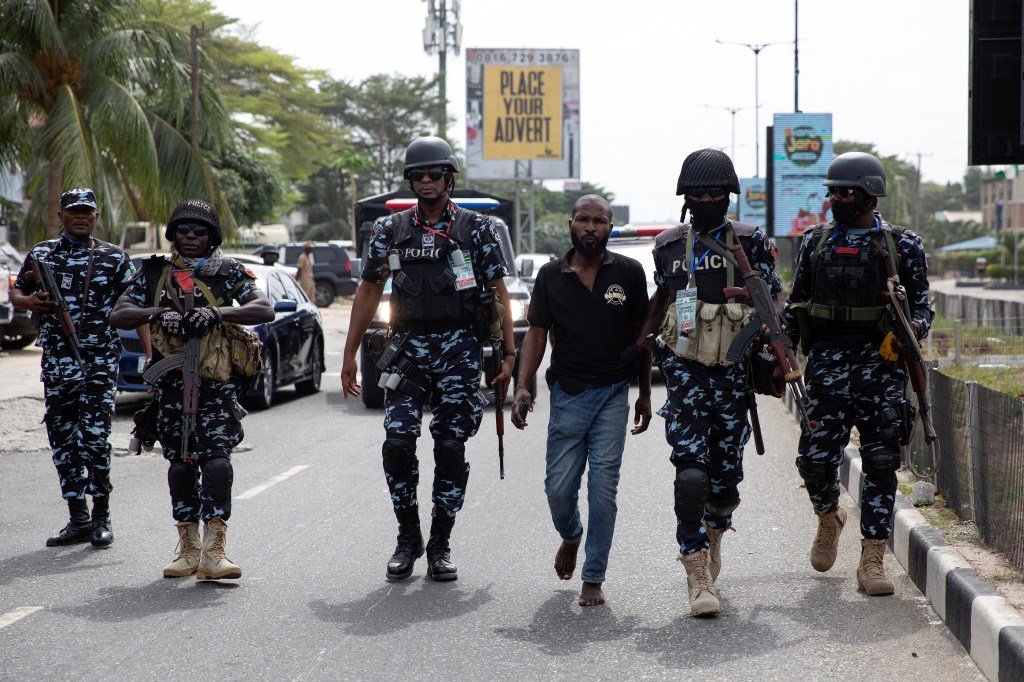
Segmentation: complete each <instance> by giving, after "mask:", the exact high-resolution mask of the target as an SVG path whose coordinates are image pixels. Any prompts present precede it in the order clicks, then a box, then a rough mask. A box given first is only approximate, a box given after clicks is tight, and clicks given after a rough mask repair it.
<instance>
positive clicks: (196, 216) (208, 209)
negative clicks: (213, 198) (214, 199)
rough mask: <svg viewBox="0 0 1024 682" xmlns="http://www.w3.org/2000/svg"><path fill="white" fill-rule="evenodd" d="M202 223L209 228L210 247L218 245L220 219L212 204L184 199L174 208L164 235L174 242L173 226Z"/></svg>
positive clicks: (219, 240)
mask: <svg viewBox="0 0 1024 682" xmlns="http://www.w3.org/2000/svg"><path fill="white" fill-rule="evenodd" d="M186 223H187V224H190V225H204V226H206V227H207V228H209V230H210V247H211V248H212V247H216V246H220V242H221V234H220V220H219V219H218V218H217V211H216V210H215V209H214V208H213V206H212V205H211V204H209V203H207V202H205V201H202V200H200V199H186V200H185V201H183V202H181V203H180V204H178V205H177V206H176V207H175V208H174V212H173V213H171V219H170V220H169V221H168V222H167V231H166V232H164V237H166V238H167V241H169V242H171V243H174V228H176V227H177V226H178V225H183V224H186Z"/></svg>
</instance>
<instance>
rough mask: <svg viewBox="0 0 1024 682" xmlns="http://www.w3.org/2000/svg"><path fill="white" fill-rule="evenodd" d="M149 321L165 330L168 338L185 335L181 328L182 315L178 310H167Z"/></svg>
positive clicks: (153, 316)
mask: <svg viewBox="0 0 1024 682" xmlns="http://www.w3.org/2000/svg"><path fill="white" fill-rule="evenodd" d="M149 319H150V320H151V321H153V322H156V323H157V324H159V325H160V328H161V329H163V330H164V334H167V335H168V336H172V337H180V336H183V335H184V334H183V332H182V328H181V313H179V312H178V311H177V310H169V309H166V308H165V309H164V310H161V311H160V312H158V313H153V315H152V317H150V318H149Z"/></svg>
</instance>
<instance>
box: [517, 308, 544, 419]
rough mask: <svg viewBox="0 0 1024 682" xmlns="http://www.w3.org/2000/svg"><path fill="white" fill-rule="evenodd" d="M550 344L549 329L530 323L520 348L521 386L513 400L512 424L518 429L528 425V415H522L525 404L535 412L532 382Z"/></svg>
mask: <svg viewBox="0 0 1024 682" xmlns="http://www.w3.org/2000/svg"><path fill="white" fill-rule="evenodd" d="M547 345H548V330H547V329H545V328H544V327H538V326H535V325H532V324H531V325H530V328H529V329H528V330H527V331H526V338H524V339H523V347H522V348H521V349H520V350H519V387H518V388H517V389H516V395H515V398H514V399H513V400H512V425H513V426H515V427H516V428H517V429H523V428H525V427H526V417H525V415H523V416H521V415H520V412H521V410H522V409H523V406H525V407H526V409H527V410H529V411H530V412H533V398H531V397H530V384H531V383H533V377H534V375H536V374H537V368H539V367H540V361H541V360H543V359H544V351H545V350H547Z"/></svg>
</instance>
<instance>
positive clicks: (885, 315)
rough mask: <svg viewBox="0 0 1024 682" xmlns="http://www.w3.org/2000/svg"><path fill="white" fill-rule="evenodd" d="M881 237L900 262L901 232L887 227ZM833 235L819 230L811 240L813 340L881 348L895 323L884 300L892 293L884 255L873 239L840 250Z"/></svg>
mask: <svg viewBox="0 0 1024 682" xmlns="http://www.w3.org/2000/svg"><path fill="white" fill-rule="evenodd" d="M881 232H882V235H883V237H884V238H885V239H886V240H887V241H889V242H890V244H889V246H888V247H887V248H888V249H889V251H890V253H891V254H892V257H893V258H895V251H896V249H895V244H894V241H893V234H898V232H894V231H892V230H891V229H890V228H888V227H883V228H882V230H881ZM900 232H902V230H900ZM832 234H833V228H832V225H831V224H825V225H819V226H817V227H815V228H814V232H813V233H812V236H811V239H812V240H813V243H814V245H815V246H814V253H813V255H812V257H811V272H812V280H811V282H812V285H811V292H810V293H811V300H810V301H809V303H808V304H807V313H808V315H809V318H810V321H811V332H812V334H813V336H814V339H815V340H820V341H824V342H825V343H827V344H829V345H832V346H839V347H852V346H860V345H864V344H865V343H868V342H870V343H879V342H881V340H882V339H883V338H884V336H885V332H886V331H887V329H888V326H889V321H890V320H889V308H888V307H887V306H885V305H884V304H882V303H880V300H879V294H881V293H882V292H885V291H887V288H886V278H887V273H886V267H885V261H883V260H882V259H883V256H882V252H881V250H880V249H879V248H878V245H877V244H876V243H875V240H874V239H867V240H865V241H864V243H861V244H858V245H857V246H838V245H836V244H834V243H831V242H830V241H829V237H830V236H831V235H832ZM894 266H895V263H894Z"/></svg>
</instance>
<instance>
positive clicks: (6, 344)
mask: <svg viewBox="0 0 1024 682" xmlns="http://www.w3.org/2000/svg"><path fill="white" fill-rule="evenodd" d="M24 260H25V259H24V258H23V257H22V255H21V254H20V253H18V250H17V249H15V248H14V247H13V246H11V244H10V243H9V242H6V241H0V271H2V272H3V273H4V276H5V277H6V278H7V289H8V290H10V289H13V288H14V280H15V279H17V277H18V273H19V272H20V271H21V264H22V263H23V262H24ZM0 305H3V304H0ZM6 305H8V306H10V304H9V303H8V304H6ZM10 308H11V309H10V310H9V311H8V313H7V316H8V317H9V319H8V321H7V322H3V318H4V312H3V311H2V310H0V348H3V349H4V350H16V349H18V348H25V347H26V346H30V345H32V343H33V342H34V341H35V340H36V336H37V335H38V334H39V330H38V329H37V328H36V322H35V320H34V319H32V313H30V312H28V311H27V310H14V307H13V306H10Z"/></svg>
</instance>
